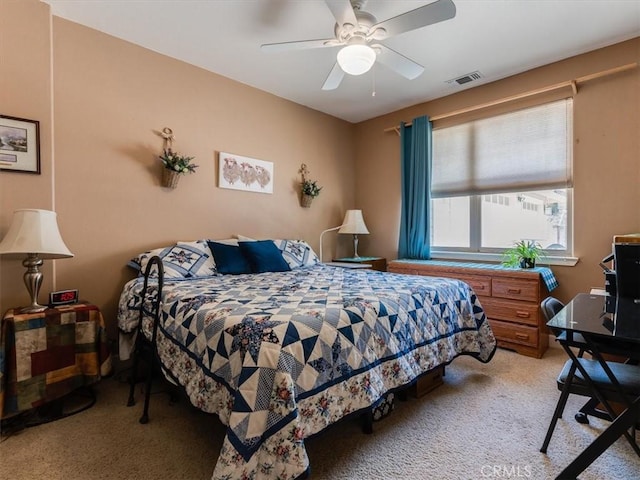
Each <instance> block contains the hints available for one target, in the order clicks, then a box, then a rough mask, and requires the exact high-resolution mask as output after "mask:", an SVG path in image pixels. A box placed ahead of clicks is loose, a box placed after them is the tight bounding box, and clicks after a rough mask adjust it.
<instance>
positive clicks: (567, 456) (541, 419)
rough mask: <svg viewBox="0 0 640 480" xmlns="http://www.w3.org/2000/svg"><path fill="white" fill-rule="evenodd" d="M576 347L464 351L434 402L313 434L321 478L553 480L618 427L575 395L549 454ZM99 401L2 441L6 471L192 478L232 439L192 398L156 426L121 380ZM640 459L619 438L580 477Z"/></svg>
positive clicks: (8, 474) (633, 471)
mask: <svg viewBox="0 0 640 480" xmlns="http://www.w3.org/2000/svg"><path fill="white" fill-rule="evenodd" d="M564 361H565V354H564V352H563V351H562V350H559V349H555V348H553V349H550V350H549V351H548V352H547V354H546V355H545V357H544V358H543V359H541V360H536V359H532V358H527V357H524V356H520V355H517V354H515V353H513V352H509V351H505V350H498V351H497V353H496V355H495V357H494V359H493V360H492V361H491V362H490V363H489V364H487V365H483V364H481V363H480V362H478V361H476V360H474V359H472V358H469V357H460V358H458V359H456V360H455V361H454V362H453V364H451V365H450V366H449V367H447V371H446V376H445V385H443V386H441V387H439V388H438V389H436V390H435V391H433V392H431V393H429V394H428V395H426V396H425V397H422V398H419V399H414V398H410V399H409V400H408V401H406V402H397V404H396V409H395V411H394V412H393V414H392V415H391V416H389V417H387V418H385V419H383V420H382V421H380V422H376V423H375V424H374V433H373V434H371V435H365V434H363V433H361V430H360V424H359V423H358V422H356V421H355V420H354V421H349V420H348V421H345V422H342V423H340V424H338V425H335V426H333V427H331V428H329V429H328V430H327V431H326V432H324V433H322V434H321V435H319V436H317V437H315V438H312V439H309V440H307V442H306V443H307V450H308V453H309V457H310V460H311V478H312V479H319V480H330V479H331V480H336V479H358V480H367V479H385V480H386V479H391V480H393V479H406V478H413V479H438V480H443V479H444V480H447V479H455V480H460V479H484V478H502V479H504V478H512V479H513V478H527V479H548V478H554V477H555V476H556V475H557V474H558V473H559V472H560V471H561V470H562V469H563V468H564V467H565V466H566V465H567V464H568V463H569V462H570V461H571V460H572V459H573V458H574V457H575V456H576V455H577V454H578V453H579V452H580V451H581V450H582V449H583V448H585V447H586V446H587V445H588V444H589V443H590V442H591V441H592V440H593V439H594V438H595V436H596V435H597V433H598V432H599V431H601V430H602V429H604V428H606V426H607V425H608V423H607V422H605V421H601V420H598V419H592V420H591V424H590V425H580V424H578V423H577V422H575V420H574V419H573V414H574V413H575V411H576V410H578V409H579V408H580V406H581V405H582V404H583V403H584V400H585V399H584V398H580V397H572V398H570V400H569V403H568V405H567V409H566V410H565V415H564V418H563V419H562V420H560V421H559V422H558V426H557V428H556V431H555V433H554V436H553V438H552V440H551V444H550V446H549V450H548V455H544V454H542V453H540V452H539V448H540V445H541V443H542V440H543V439H544V435H545V433H546V429H547V426H548V423H549V419H550V417H551V414H552V413H553V409H554V407H555V404H556V401H557V399H558V395H559V392H558V390H557V388H556V386H555V377H556V375H557V373H558V372H559V370H560V368H561V366H562V364H563V362H564ZM96 390H97V393H98V402H97V404H96V405H95V406H94V407H93V408H91V409H90V410H87V411H85V412H82V413H80V414H77V415H75V416H72V417H68V418H65V419H62V420H58V421H56V422H53V423H49V424H45V425H40V426H38V427H32V428H28V429H25V430H23V431H21V432H19V433H18V434H15V435H12V436H9V437H6V438H3V441H2V443H0V459H1V460H0V478H3V479H4V478H6V479H14V480H19V479H51V480H55V479H65V480H84V479H92V480H97V479H110V480H114V479H116V480H118V479H140V480H143V479H144V480H146V479H154V480H164V479H185V480H205V479H208V478H210V477H211V473H212V472H213V465H214V462H215V460H216V457H217V454H218V452H219V450H220V446H221V444H222V438H223V435H224V428H223V426H222V425H221V424H220V423H219V422H218V421H217V419H216V417H214V416H211V415H206V414H203V413H201V412H198V411H196V410H195V409H193V408H191V407H190V406H189V405H188V404H187V402H186V401H185V400H184V399H182V400H181V402H180V403H178V404H177V405H170V404H169V402H168V397H167V396H166V395H165V394H154V395H153V397H152V404H151V410H150V417H151V421H150V423H149V424H147V425H140V424H139V423H138V418H139V416H140V412H141V408H142V396H141V394H140V393H139V390H138V404H137V405H136V406H135V407H132V408H128V407H126V406H125V405H126V400H127V386H126V385H124V384H122V383H119V382H118V381H117V380H116V378H110V379H105V380H103V381H102V382H101V383H100V384H99V385H98V386H97V387H96ZM639 472H640V458H638V457H637V456H636V455H635V453H634V452H633V450H632V449H631V447H630V446H629V444H628V443H627V442H626V441H625V440H624V439H620V440H618V441H617V442H616V443H615V444H614V445H613V446H612V447H611V448H610V449H609V450H607V451H606V452H605V454H604V455H603V456H602V457H600V458H599V459H598V460H597V461H596V462H595V463H594V464H593V465H592V466H590V467H589V468H588V469H587V470H586V471H585V472H584V474H583V475H582V476H581V477H580V478H581V479H582V480H603V479H607V480H616V479H620V480H628V479H632V478H638V477H639Z"/></svg>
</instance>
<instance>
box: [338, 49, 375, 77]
mask: <svg viewBox="0 0 640 480" xmlns="http://www.w3.org/2000/svg"><path fill="white" fill-rule="evenodd" d="M337 60H338V65H340V68H341V69H342V70H343V71H344V72H345V73H348V74H349V75H362V74H363V73H366V72H368V71H369V70H370V69H371V67H372V66H373V63H374V62H375V61H376V52H375V51H374V50H373V48H371V47H370V46H368V45H360V44H355V45H347V46H346V47H344V48H342V50H340V51H339V52H338V56H337Z"/></svg>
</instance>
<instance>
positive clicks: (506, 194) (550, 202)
mask: <svg viewBox="0 0 640 480" xmlns="http://www.w3.org/2000/svg"><path fill="white" fill-rule="evenodd" d="M571 139H572V100H571V99H567V100H562V101H559V102H553V103H548V104H544V105H540V106H536V107H533V108H527V109H524V110H519V111H516V112H512V113H509V114H505V115H499V116H495V117H491V118H485V119H482V120H475V121H472V122H468V123H464V124H461V125H456V126H453V127H448V128H442V129H436V130H434V131H433V174H432V183H431V194H432V200H431V245H432V250H433V251H434V252H438V251H463V252H464V251H466V252H480V253H498V252H502V251H503V250H504V249H505V248H508V247H510V246H512V245H513V243H514V242H515V241H517V240H521V239H524V240H534V241H537V242H539V243H540V244H541V245H542V247H543V248H545V249H546V250H547V253H548V254H549V255H557V256H567V255H571V254H572V251H571V243H572V242H571V239H572V232H571V205H572V203H571V200H572V199H571V196H572V188H571V187H572V158H571V157H572V155H571V143H572V142H571Z"/></svg>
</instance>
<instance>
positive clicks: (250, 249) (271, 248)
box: [238, 240, 291, 273]
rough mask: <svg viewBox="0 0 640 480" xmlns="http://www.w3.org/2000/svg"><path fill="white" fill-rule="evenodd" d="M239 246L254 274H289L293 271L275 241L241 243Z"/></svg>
mask: <svg viewBox="0 0 640 480" xmlns="http://www.w3.org/2000/svg"><path fill="white" fill-rule="evenodd" d="M238 245H239V246H240V251H241V252H242V253H243V254H244V256H245V258H246V259H247V261H248V262H249V265H250V266H251V271H252V272H253V273H264V272H288V271H289V270H291V267H289V264H288V263H287V262H286V261H285V259H284V258H283V256H282V252H281V251H280V250H279V249H278V247H276V245H275V243H273V240H255V241H251V242H239V243H238Z"/></svg>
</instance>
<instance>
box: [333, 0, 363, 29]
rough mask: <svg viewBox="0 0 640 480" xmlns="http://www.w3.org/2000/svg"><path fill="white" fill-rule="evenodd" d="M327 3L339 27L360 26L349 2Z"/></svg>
mask: <svg viewBox="0 0 640 480" xmlns="http://www.w3.org/2000/svg"><path fill="white" fill-rule="evenodd" d="M325 3H326V4H327V6H328V7H329V10H331V13H332V14H333V16H334V17H335V19H336V22H337V23H338V25H340V26H341V27H342V26H343V25H345V24H349V25H352V26H354V27H355V26H356V25H358V19H357V18H356V14H355V13H354V11H353V7H352V6H351V2H350V1H349V0H325Z"/></svg>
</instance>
